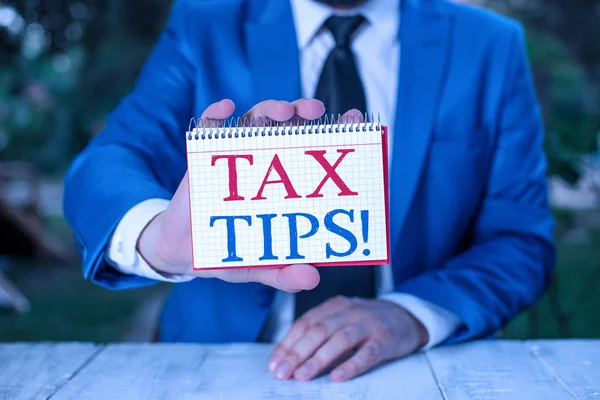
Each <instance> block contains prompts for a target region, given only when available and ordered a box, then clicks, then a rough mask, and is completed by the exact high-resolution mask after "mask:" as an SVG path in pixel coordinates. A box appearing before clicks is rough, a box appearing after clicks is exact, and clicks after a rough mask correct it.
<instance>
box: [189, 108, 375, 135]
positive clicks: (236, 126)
mask: <svg viewBox="0 0 600 400" xmlns="http://www.w3.org/2000/svg"><path fill="white" fill-rule="evenodd" d="M380 130H381V117H380V115H379V114H378V115H377V120H375V116H374V114H373V113H370V114H367V113H365V114H363V115H362V116H361V118H359V117H358V115H357V114H352V115H351V116H349V117H344V118H342V115H341V114H338V115H337V116H336V115H334V114H331V115H325V116H323V117H321V118H319V119H317V120H305V119H302V118H298V117H296V118H293V119H291V120H289V121H286V122H277V121H273V120H271V119H269V118H254V117H252V118H247V117H243V118H240V117H237V118H228V119H225V120H217V119H207V118H199V119H198V120H196V119H194V118H192V119H191V120H190V124H189V127H188V131H187V138H188V140H198V139H201V140H205V139H226V138H229V139H231V138H238V137H243V138H245V137H259V136H286V135H287V136H291V135H306V134H308V135H313V134H324V133H345V132H359V131H362V132H367V131H370V132H372V131H380Z"/></svg>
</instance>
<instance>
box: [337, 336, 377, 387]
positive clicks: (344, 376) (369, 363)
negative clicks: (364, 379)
mask: <svg viewBox="0 0 600 400" xmlns="http://www.w3.org/2000/svg"><path fill="white" fill-rule="evenodd" d="M383 360H384V354H383V350H382V344H381V342H380V341H379V340H376V339H371V340H367V341H366V342H365V344H364V345H363V346H361V348H360V349H359V350H358V351H357V352H356V354H354V355H353V356H352V357H350V359H348V360H347V361H346V362H344V363H343V364H342V365H340V366H339V367H337V368H336V369H334V370H333V371H332V372H331V379H332V380H333V381H335V382H344V381H347V380H349V379H352V378H355V377H357V376H359V375H361V374H363V373H365V372H366V371H368V370H370V369H371V368H373V367H375V366H376V365H378V364H380V363H381V362H382V361H383Z"/></svg>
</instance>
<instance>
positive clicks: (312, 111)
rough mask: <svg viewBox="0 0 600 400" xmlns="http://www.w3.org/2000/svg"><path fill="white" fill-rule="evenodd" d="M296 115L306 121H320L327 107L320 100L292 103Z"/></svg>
mask: <svg viewBox="0 0 600 400" xmlns="http://www.w3.org/2000/svg"><path fill="white" fill-rule="evenodd" d="M292 104H293V105H294V112H295V114H296V115H297V116H298V117H299V118H301V119H305V120H313V119H319V118H321V117H322V116H323V114H325V106H324V105H323V103H322V102H321V101H319V100H315V99H299V100H296V101H294V102H293V103H292Z"/></svg>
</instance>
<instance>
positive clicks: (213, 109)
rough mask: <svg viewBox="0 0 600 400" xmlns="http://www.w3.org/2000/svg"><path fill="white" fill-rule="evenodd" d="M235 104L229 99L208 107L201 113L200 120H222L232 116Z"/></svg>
mask: <svg viewBox="0 0 600 400" xmlns="http://www.w3.org/2000/svg"><path fill="white" fill-rule="evenodd" d="M234 111H235V104H234V103H233V101H231V100H229V99H225V100H221V101H218V102H216V103H213V104H211V105H210V106H208V108H207V109H206V110H204V112H203V113H202V117H200V118H201V119H215V120H224V119H227V118H229V117H231V115H232V114H233V112H234Z"/></svg>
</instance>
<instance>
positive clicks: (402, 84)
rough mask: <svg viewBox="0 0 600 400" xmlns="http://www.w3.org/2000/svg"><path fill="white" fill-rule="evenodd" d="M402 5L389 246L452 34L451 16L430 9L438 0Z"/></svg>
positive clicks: (408, 0) (422, 151)
mask: <svg viewBox="0 0 600 400" xmlns="http://www.w3.org/2000/svg"><path fill="white" fill-rule="evenodd" d="M403 3H405V4H404V5H403V9H402V14H401V15H402V22H401V28H400V43H401V49H402V50H401V53H402V55H401V61H400V78H399V86H398V106H397V110H398V111H397V114H396V125H395V132H394V140H393V153H392V173H391V179H392V181H391V187H390V194H391V225H392V226H391V227H392V229H391V234H392V238H391V239H392V246H393V247H394V246H396V244H397V242H398V240H399V237H400V233H401V230H402V226H403V223H404V220H405V218H406V214H407V212H408V209H409V207H410V205H411V202H412V199H413V197H414V195H415V191H416V188H417V186H418V183H419V179H420V176H421V172H422V169H423V164H424V162H425V158H426V155H427V149H428V147H429V146H428V145H429V141H430V138H431V134H432V131H433V128H434V126H433V125H434V121H435V117H436V112H437V107H438V105H439V102H440V95H441V93H442V89H443V83H444V78H445V77H446V73H445V71H446V62H447V59H448V55H449V47H450V38H451V37H452V35H451V26H452V20H451V17H450V16H448V15H447V14H443V13H441V12H440V11H438V10H436V9H435V4H439V3H438V2H436V1H432V0H420V1H419V0H404V1H403ZM393 247H392V248H393Z"/></svg>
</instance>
